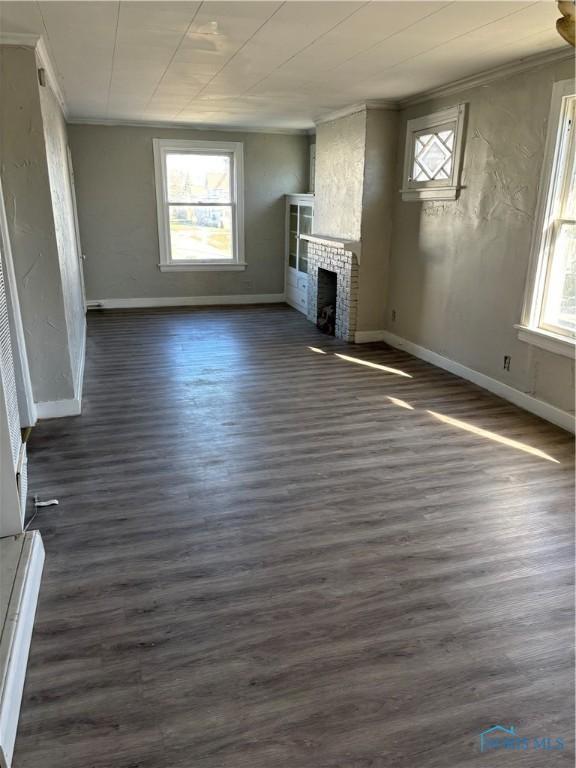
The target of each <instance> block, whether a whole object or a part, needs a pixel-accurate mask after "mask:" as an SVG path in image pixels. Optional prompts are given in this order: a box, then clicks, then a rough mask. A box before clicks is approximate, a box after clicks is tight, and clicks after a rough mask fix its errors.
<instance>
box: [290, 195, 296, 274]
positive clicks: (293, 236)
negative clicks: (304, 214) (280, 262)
mask: <svg viewBox="0 0 576 768" xmlns="http://www.w3.org/2000/svg"><path fill="white" fill-rule="evenodd" d="M297 263H298V206H297V205H291V206H290V232H289V246H288V264H289V265H290V266H291V267H293V268H294V269H296V265H297Z"/></svg>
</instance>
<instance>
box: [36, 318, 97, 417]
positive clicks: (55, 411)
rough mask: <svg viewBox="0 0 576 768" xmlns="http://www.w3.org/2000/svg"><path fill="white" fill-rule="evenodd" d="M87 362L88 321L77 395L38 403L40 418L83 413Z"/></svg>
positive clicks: (79, 369)
mask: <svg viewBox="0 0 576 768" xmlns="http://www.w3.org/2000/svg"><path fill="white" fill-rule="evenodd" d="M85 362H86V323H85V322H84V324H83V332H82V345H81V351H80V359H79V360H78V373H77V377H76V396H75V397H72V398H69V399H67V400H46V401H44V402H41V403H36V415H37V417H38V419H62V418H65V417H66V416H79V415H80V414H81V413H82V389H83V387H84V365H85Z"/></svg>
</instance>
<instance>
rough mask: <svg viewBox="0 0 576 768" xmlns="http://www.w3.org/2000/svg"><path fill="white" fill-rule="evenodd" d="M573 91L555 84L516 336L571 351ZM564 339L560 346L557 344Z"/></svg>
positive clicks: (575, 297) (575, 289)
mask: <svg viewBox="0 0 576 768" xmlns="http://www.w3.org/2000/svg"><path fill="white" fill-rule="evenodd" d="M575 118H576V95H575V94H574V83H573V81H564V82H562V83H556V84H555V86H554V90H553V94H552V105H551V112H550V119H549V122H548V136H547V140H546V150H545V157H544V165H543V169H542V177H541V181H540V191H539V198H538V204H537V208H536V217H535V229H534V234H533V242H532V253H531V260H530V269H529V275H528V284H527V293H526V301H525V306H524V315H523V318H522V325H520V326H519V328H520V334H519V335H520V338H521V339H522V340H523V341H528V342H531V343H533V344H536V345H537V346H543V347H545V348H547V349H551V350H552V351H555V352H560V353H562V352H563V351H565V352H566V354H570V355H573V353H574V348H573V345H574V342H575V338H576V155H575V153H576V136H575V134H576V128H575V125H574V121H575ZM562 343H564V349H563V348H562Z"/></svg>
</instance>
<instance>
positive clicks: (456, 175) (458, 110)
mask: <svg viewBox="0 0 576 768" xmlns="http://www.w3.org/2000/svg"><path fill="white" fill-rule="evenodd" d="M465 115H466V104H456V105H455V106H453V107H448V108H447V109H442V110H441V111H439V112H433V113H432V114H429V115H424V116H423V117H416V118H414V119H413V120H408V123H407V125H406V146H405V149H404V174H403V176H402V200H406V201H410V200H456V198H457V197H458V193H459V191H460V170H461V166H462V149H463V144H462V139H463V134H464V117H465ZM440 129H444V130H453V131H454V149H453V151H452V171H451V173H450V177H449V178H448V179H434V180H431V181H414V180H413V179H412V169H413V167H414V154H415V151H416V139H417V138H418V136H419V135H420V134H423V133H436V132H438V131H439V130H440Z"/></svg>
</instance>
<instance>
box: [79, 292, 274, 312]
mask: <svg viewBox="0 0 576 768" xmlns="http://www.w3.org/2000/svg"><path fill="white" fill-rule="evenodd" d="M285 300H286V297H285V295H284V294H283V293H257V294H246V293H241V294H238V295H235V296H162V297H159V298H150V299H91V300H90V301H87V302H86V306H87V308H88V309H148V308H152V307H211V306H212V307H218V306H220V307H222V306H228V305H230V306H233V305H237V304H282V303H283V302H284V301H285Z"/></svg>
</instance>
